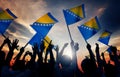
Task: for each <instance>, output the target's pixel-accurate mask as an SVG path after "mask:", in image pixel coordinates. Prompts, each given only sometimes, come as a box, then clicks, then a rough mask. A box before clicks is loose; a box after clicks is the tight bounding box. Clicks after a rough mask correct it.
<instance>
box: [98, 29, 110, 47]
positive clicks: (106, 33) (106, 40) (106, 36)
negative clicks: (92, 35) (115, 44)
mask: <svg viewBox="0 0 120 77" xmlns="http://www.w3.org/2000/svg"><path fill="white" fill-rule="evenodd" d="M111 34H112V33H111V32H110V31H107V30H105V31H104V32H103V33H102V34H101V35H100V37H99V39H98V41H100V42H101V43H103V44H105V45H108V44H109V40H110V36H111Z"/></svg>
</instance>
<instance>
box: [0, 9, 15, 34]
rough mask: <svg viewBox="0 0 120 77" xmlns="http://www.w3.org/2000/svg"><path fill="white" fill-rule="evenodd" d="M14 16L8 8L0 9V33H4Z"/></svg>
mask: <svg viewBox="0 0 120 77" xmlns="http://www.w3.org/2000/svg"><path fill="white" fill-rule="evenodd" d="M16 18H17V17H16V16H15V15H14V14H13V13H12V12H11V11H10V10H9V9H6V10H2V11H0V33H1V34H4V32H5V31H6V29H7V28H8V27H9V25H10V23H11V22H12V21H13V20H14V19H16Z"/></svg>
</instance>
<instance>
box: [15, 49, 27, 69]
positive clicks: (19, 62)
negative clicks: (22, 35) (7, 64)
mask: <svg viewBox="0 0 120 77" xmlns="http://www.w3.org/2000/svg"><path fill="white" fill-rule="evenodd" d="M23 52H24V47H22V48H21V49H20V52H19V53H18V54H17V56H16V57H15V58H14V59H15V63H14V65H13V69H14V70H25V61H24V60H20V57H21V56H22V54H23Z"/></svg>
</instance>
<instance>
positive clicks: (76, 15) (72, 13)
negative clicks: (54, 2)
mask: <svg viewBox="0 0 120 77" xmlns="http://www.w3.org/2000/svg"><path fill="white" fill-rule="evenodd" d="M63 13H64V16H65V20H66V24H67V25H70V24H73V23H76V22H78V21H80V20H82V19H83V18H85V11H84V4H82V5H80V6H77V7H74V8H70V9H66V10H63Z"/></svg>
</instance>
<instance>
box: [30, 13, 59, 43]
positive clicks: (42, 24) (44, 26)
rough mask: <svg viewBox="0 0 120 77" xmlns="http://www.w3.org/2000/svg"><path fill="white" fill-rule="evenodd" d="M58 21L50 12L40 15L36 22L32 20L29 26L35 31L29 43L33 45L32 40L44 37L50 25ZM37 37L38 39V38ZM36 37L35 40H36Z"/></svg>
mask: <svg viewBox="0 0 120 77" xmlns="http://www.w3.org/2000/svg"><path fill="white" fill-rule="evenodd" d="M56 22H58V21H57V20H56V19H55V18H54V17H53V16H52V15H51V13H47V14H45V15H44V16H42V17H40V18H39V19H38V20H37V21H36V22H34V23H33V24H32V25H31V27H32V28H33V29H34V30H35V31H36V32H37V33H36V35H35V36H34V37H33V38H32V39H31V40H30V42H29V43H30V44H31V45H33V43H34V42H40V40H41V39H42V40H43V39H44V38H45V37H46V35H47V33H48V32H49V31H50V29H51V28H52V26H53V25H54V24H55V23H56ZM36 37H39V40H38V38H36ZM36 39H37V41H36Z"/></svg>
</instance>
